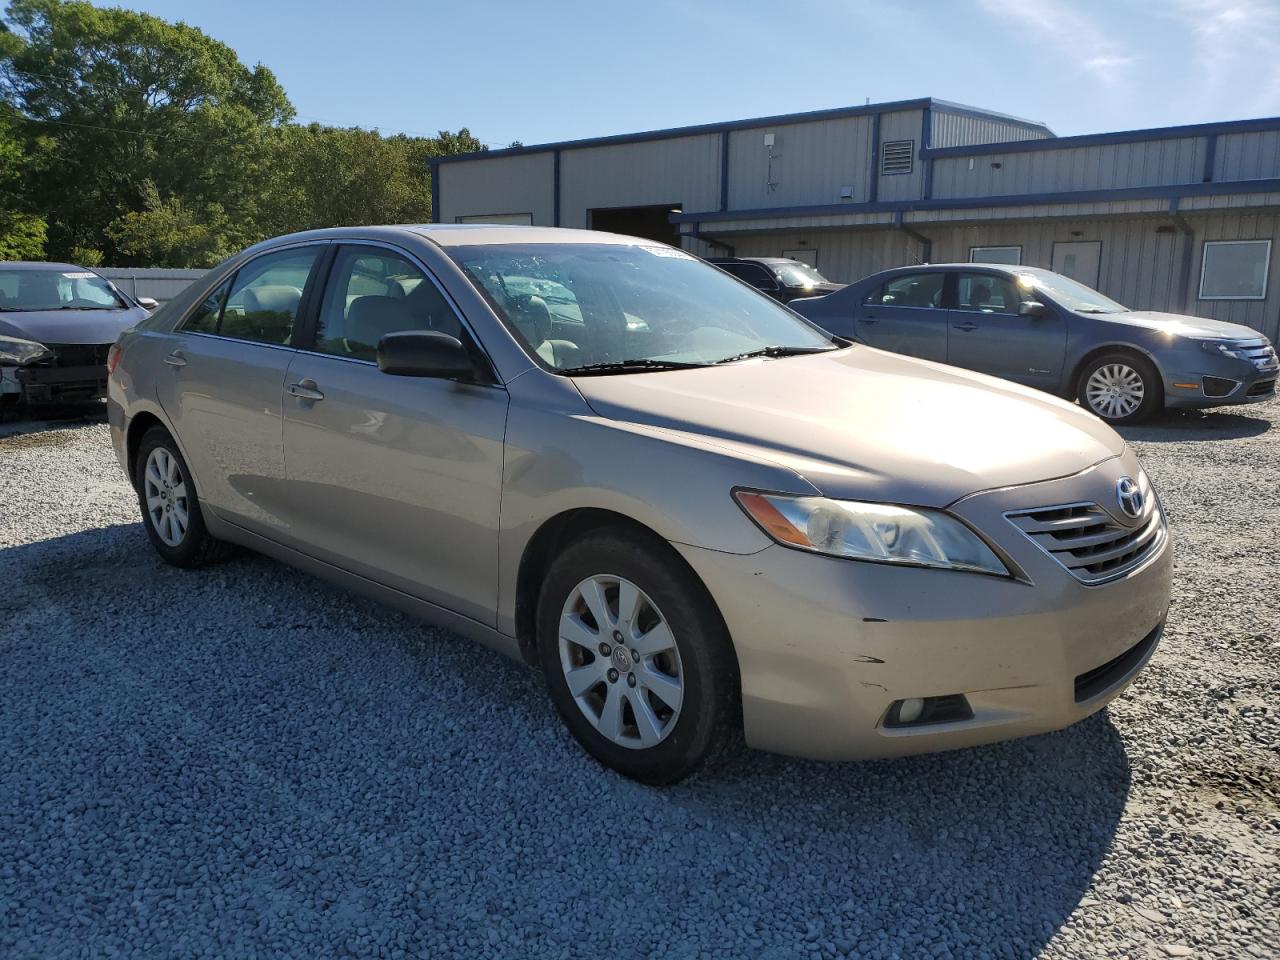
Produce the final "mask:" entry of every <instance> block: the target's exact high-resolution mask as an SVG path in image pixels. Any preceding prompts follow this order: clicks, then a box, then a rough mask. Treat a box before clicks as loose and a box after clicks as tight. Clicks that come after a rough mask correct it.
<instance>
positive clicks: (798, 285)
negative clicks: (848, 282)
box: [708, 257, 844, 303]
mask: <svg viewBox="0 0 1280 960" xmlns="http://www.w3.org/2000/svg"><path fill="white" fill-rule="evenodd" d="M708 262H709V263H714V264H715V265H716V266H717V267H719V268H720V269H721V270H723V271H725V272H726V273H729V274H732V275H733V276H735V277H737V278H738V279H739V280H741V281H743V282H744V283H748V284H750V285H751V286H753V287H755V288H756V289H757V290H759V291H760V292H761V293H765V294H768V295H769V296H771V297H773V299H775V300H777V301H778V302H779V303H790V302H791V301H792V300H795V299H796V298H797V297H820V296H824V295H826V294H828V293H834V292H835V291H837V290H841V289H843V288H844V284H843V283H832V282H831V281H830V280H828V279H827V278H826V277H824V276H823V275H822V274H820V273H819V272H818V271H817V269H816V268H815V267H811V266H809V265H808V264H807V263H801V262H800V261H799V260H791V259H789V258H787V257H710V258H709V259H708Z"/></svg>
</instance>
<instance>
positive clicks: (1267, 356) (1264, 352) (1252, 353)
mask: <svg viewBox="0 0 1280 960" xmlns="http://www.w3.org/2000/svg"><path fill="white" fill-rule="evenodd" d="M1232 347H1233V349H1235V350H1238V351H1239V352H1240V353H1241V354H1242V355H1243V356H1244V359H1246V360H1249V361H1251V362H1252V363H1253V365H1254V366H1256V367H1260V368H1262V369H1266V368H1267V367H1270V366H1274V365H1275V364H1276V362H1277V360H1276V351H1275V348H1274V347H1272V346H1271V341H1269V340H1267V339H1266V338H1265V337H1263V338H1259V339H1257V340H1242V341H1240V342H1239V343H1235V344H1232Z"/></svg>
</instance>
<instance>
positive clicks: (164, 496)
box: [142, 447, 188, 547]
mask: <svg viewBox="0 0 1280 960" xmlns="http://www.w3.org/2000/svg"><path fill="white" fill-rule="evenodd" d="M142 493H143V497H144V499H145V500H146V503H147V516H148V517H149V518H150V520H151V526H152V529H154V530H155V532H156V535H157V536H159V537H160V539H161V540H162V541H163V542H164V543H165V545H166V546H170V547H177V546H180V545H181V543H182V541H183V538H185V537H186V535H187V524H188V515H187V509H188V504H187V482H186V479H185V478H184V477H183V476H182V468H181V467H179V466H178V458H177V457H175V456H174V455H173V454H172V453H170V452H169V451H168V450H166V449H165V448H164V447H156V448H155V449H154V450H152V451H151V454H150V456H148V457H147V466H146V469H145V470H144V471H143V476H142Z"/></svg>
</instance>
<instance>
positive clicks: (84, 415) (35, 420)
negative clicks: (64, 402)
mask: <svg viewBox="0 0 1280 960" xmlns="http://www.w3.org/2000/svg"><path fill="white" fill-rule="evenodd" d="M106 422H107V408H106V406H105V405H104V404H101V403H98V404H93V405H91V406H86V405H84V404H78V405H75V406H59V407H53V406H47V407H40V408H39V409H37V410H28V409H26V408H24V407H18V406H15V405H13V404H0V440H3V439H4V438H5V437H12V436H18V435H22V434H32V433H41V432H45V431H51V430H69V429H73V428H75V427H83V426H85V425H86V424H91V423H106Z"/></svg>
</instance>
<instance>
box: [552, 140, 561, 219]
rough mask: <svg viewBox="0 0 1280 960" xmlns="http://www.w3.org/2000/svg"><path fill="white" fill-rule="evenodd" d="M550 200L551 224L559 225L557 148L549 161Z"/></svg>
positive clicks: (558, 154)
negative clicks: (551, 204) (551, 207)
mask: <svg viewBox="0 0 1280 960" xmlns="http://www.w3.org/2000/svg"><path fill="white" fill-rule="evenodd" d="M551 171H552V172H551V202H552V203H553V204H554V205H555V207H554V209H553V211H552V214H551V225H552V226H553V227H558V226H560V151H559V150H557V151H556V152H555V154H554V155H553V159H552V161H551Z"/></svg>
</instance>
